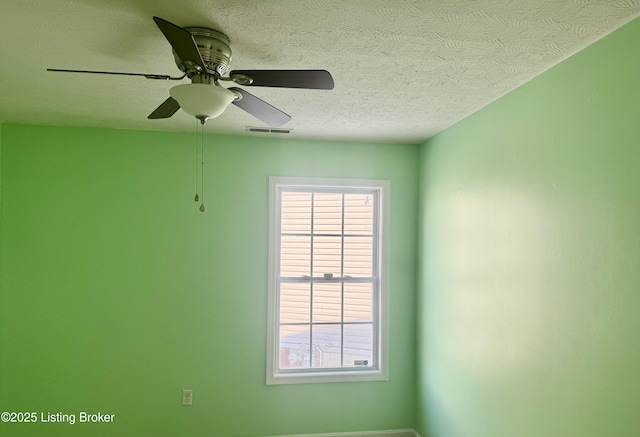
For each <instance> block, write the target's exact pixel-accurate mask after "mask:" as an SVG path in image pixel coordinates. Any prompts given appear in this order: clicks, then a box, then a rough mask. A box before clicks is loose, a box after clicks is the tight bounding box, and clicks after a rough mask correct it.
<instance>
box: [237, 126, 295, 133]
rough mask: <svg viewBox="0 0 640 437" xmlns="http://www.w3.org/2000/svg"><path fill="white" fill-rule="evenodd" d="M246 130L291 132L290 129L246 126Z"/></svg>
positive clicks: (254, 131)
mask: <svg viewBox="0 0 640 437" xmlns="http://www.w3.org/2000/svg"><path fill="white" fill-rule="evenodd" d="M247 132H253V133H260V134H288V133H291V129H280V128H273V127H251V126H247Z"/></svg>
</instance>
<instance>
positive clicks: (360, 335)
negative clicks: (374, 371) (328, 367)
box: [343, 323, 373, 367]
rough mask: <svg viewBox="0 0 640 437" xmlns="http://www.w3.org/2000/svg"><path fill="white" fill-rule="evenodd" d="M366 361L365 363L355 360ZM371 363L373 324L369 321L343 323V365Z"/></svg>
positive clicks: (368, 364)
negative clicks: (353, 323)
mask: <svg viewBox="0 0 640 437" xmlns="http://www.w3.org/2000/svg"><path fill="white" fill-rule="evenodd" d="M362 360H364V361H367V364H364V363H362V364H361V363H357V361H362ZM372 364H373V325H372V324H371V323H366V324H357V325H348V324H346V325H344V362H343V365H344V366H345V367H352V366H362V365H367V366H370V365H372Z"/></svg>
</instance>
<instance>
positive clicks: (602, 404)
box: [417, 19, 640, 437]
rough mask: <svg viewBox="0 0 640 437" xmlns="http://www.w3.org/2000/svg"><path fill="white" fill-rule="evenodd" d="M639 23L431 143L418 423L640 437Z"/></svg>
mask: <svg viewBox="0 0 640 437" xmlns="http://www.w3.org/2000/svg"><path fill="white" fill-rule="evenodd" d="M639 47H640V19H636V20H635V21H633V22H631V23H630V24H627V25H626V26H624V27H622V28H621V29H619V30H618V31H616V32H614V33H613V34H611V35H609V36H608V37H606V38H604V39H603V40H600V41H599V42H597V43H596V44H594V45H592V46H590V47H588V48H587V49H585V50H583V51H581V52H579V53H578V54H576V55H574V56H573V57H571V58H569V59H568V60H566V61H564V62H562V63H561V64H559V65H557V66H556V67H554V68H552V69H551V70H548V71H547V72H545V73H543V74H542V75H540V76H538V77H537V78H535V79H534V80H533V81H531V82H529V83H527V84H526V85H524V86H522V87H520V88H519V89H517V90H515V91H514V92H512V93H510V94H508V95H506V96H505V97H503V98H501V99H499V100H497V101H496V102H494V103H493V104H491V105H489V106H487V107H485V108H484V109H482V110H480V111H479V112H477V113H475V114H473V115H472V116H470V117H468V118H467V119H465V120H463V121H462V122H460V123H458V124H457V125H455V126H453V127H451V128H450V129H447V130H446V131H444V132H443V133H441V134H439V135H437V136H435V137H433V138H432V139H431V140H430V141H428V142H427V143H426V144H424V145H423V147H422V148H421V168H420V174H421V181H420V198H421V201H420V208H419V210H420V219H419V221H420V229H421V233H420V248H419V254H420V255H419V271H420V274H419V276H420V280H419V297H418V301H419V310H418V311H419V316H418V319H419V328H418V351H419V352H418V372H417V384H418V395H417V408H418V412H417V429H418V431H419V432H420V434H421V435H422V436H424V437H458V436H464V437H471V436H473V437H485V436H486V437H489V436H490V437H506V436H510V437H513V436H518V437H529V436H531V437H541V436H545V437H553V436H558V437H589V436H594V437H595V436H598V437H602V436H616V437H622V436H629V437H631V436H638V435H640V414H638V411H639V410H638V406H639V405H640V341H639V338H640V337H639V333H640V56H639V52H638V48H639Z"/></svg>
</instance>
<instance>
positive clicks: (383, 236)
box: [266, 176, 391, 385]
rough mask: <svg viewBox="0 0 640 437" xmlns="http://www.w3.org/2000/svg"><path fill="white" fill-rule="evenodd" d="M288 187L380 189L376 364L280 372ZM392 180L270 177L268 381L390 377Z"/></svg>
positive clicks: (384, 378)
mask: <svg viewBox="0 0 640 437" xmlns="http://www.w3.org/2000/svg"><path fill="white" fill-rule="evenodd" d="M283 187H286V188H306V189H308V188H312V187H313V188H321V187H326V188H333V189H336V188H337V189H353V188H366V189H375V190H377V191H378V193H379V204H380V210H379V212H378V214H379V216H378V235H377V238H378V242H379V244H378V253H377V254H376V255H375V256H377V258H378V263H379V265H378V266H379V276H378V282H379V297H378V305H377V314H376V315H377V322H378V336H377V337H378V344H377V351H378V356H377V363H378V365H377V367H376V368H363V369H359V368H347V369H339V370H337V369H317V370H310V371H308V372H304V371H299V372H298V371H296V372H279V371H278V369H277V355H276V353H277V352H276V350H275V349H276V339H277V337H278V332H277V330H278V323H277V320H276V315H277V298H278V297H277V272H276V269H277V268H278V260H277V257H278V254H279V248H278V247H277V242H278V223H279V219H280V217H279V215H280V214H279V213H280V211H279V208H278V207H279V203H278V202H277V199H278V193H279V190H280V189H281V188H283ZM390 191H391V190H390V181H388V180H379V179H332V178H299V177H277V176H271V177H269V257H268V268H269V287H268V318H267V319H268V322H267V323H268V325H267V366H266V367H267V369H266V370H267V380H266V382H267V385H273V384H301V383H318V382H354V381H387V380H388V379H389V217H390Z"/></svg>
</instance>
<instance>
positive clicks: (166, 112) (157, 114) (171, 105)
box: [147, 97, 180, 120]
mask: <svg viewBox="0 0 640 437" xmlns="http://www.w3.org/2000/svg"><path fill="white" fill-rule="evenodd" d="M178 109H180V104H179V103H178V102H177V101H176V99H174V98H173V97H169V98H168V99H167V100H165V101H164V102H162V103H161V104H160V106H158V107H157V108H156V110H155V111H153V112H152V113H151V114H149V116H148V117H147V118H148V119H149V120H155V119H158V118H169V117H171V116H172V115H173V114H175V113H176V111H177V110H178Z"/></svg>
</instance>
